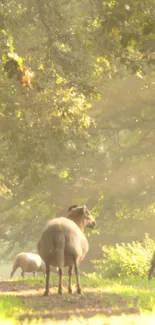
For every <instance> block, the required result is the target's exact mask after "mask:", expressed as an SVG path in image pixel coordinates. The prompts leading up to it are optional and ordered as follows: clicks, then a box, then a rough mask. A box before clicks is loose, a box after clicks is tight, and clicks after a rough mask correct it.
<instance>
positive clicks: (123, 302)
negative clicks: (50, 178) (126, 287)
mask: <svg viewBox="0 0 155 325" xmlns="http://www.w3.org/2000/svg"><path fill="white" fill-rule="evenodd" d="M43 292H44V286H43V285H42V284H37V285H35V286H30V285H27V284H26V283H24V282H21V281H19V282H18V281H15V282H9V281H1V282H0V295H9V296H10V295H12V296H16V297H19V298H20V300H21V301H22V304H23V305H24V308H23V311H22V312H21V314H20V315H19V320H20V321H22V320H24V319H25V318H27V319H28V320H31V319H33V318H35V319H39V318H42V319H55V320H67V319H69V318H70V317H73V316H74V317H79V316H80V317H83V318H88V317H89V318H90V317H93V316H95V315H96V314H100V315H107V316H111V315H120V314H122V313H124V314H134V313H135V314H138V310H137V308H136V304H137V301H136V299H134V298H131V297H128V298H123V297H121V296H120V295H118V294H113V293H110V292H105V291H103V290H99V288H98V287H97V288H95V287H93V288H87V287H85V288H83V294H82V295H78V294H76V293H74V294H73V295H69V294H68V293H67V291H66V288H64V294H63V295H62V296H60V295H58V294H57V288H56V287H52V288H51V291H50V295H49V296H48V297H43ZM131 305H132V308H131V307H130V308H129V307H128V306H131Z"/></svg>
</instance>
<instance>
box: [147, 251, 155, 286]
mask: <svg viewBox="0 0 155 325" xmlns="http://www.w3.org/2000/svg"><path fill="white" fill-rule="evenodd" d="M154 268H155V251H154V253H153V256H152V259H151V266H150V269H149V273H148V280H150V279H151V275H152V273H153V271H154Z"/></svg>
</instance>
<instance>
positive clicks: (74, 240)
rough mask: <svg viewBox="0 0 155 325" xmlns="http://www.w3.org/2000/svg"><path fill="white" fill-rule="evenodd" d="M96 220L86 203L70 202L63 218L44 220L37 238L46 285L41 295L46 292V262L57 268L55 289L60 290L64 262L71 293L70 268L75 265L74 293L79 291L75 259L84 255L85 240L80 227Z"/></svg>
mask: <svg viewBox="0 0 155 325" xmlns="http://www.w3.org/2000/svg"><path fill="white" fill-rule="evenodd" d="M95 225H96V222H95V220H94V218H93V217H92V216H91V214H90V212H89V210H88V209H87V207H86V206H85V205H84V206H71V207H70V208H69V209H68V216H67V218H64V217H60V218H55V219H53V220H51V221H49V222H48V223H47V225H46V226H45V228H44V230H43V232H42V235H41V237H40V239H39V241H38V252H39V254H40V256H41V258H42V259H43V261H44V262H45V266H46V285H45V292H44V296H48V293H49V278H50V265H52V266H55V267H57V268H58V273H59V286H58V293H59V294H62V274H63V267H66V266H68V267H69V270H68V276H69V285H68V292H69V293H72V272H73V266H74V268H75V274H76V281H77V293H78V294H81V285H80V277H79V270H78V267H79V263H80V262H81V261H82V260H83V259H84V257H85V255H86V253H87V252H88V249H89V244H88V241H87V238H86V236H85V235H84V233H83V231H84V228H85V227H90V228H94V227H95Z"/></svg>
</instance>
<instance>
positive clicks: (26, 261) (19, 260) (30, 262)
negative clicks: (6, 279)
mask: <svg viewBox="0 0 155 325" xmlns="http://www.w3.org/2000/svg"><path fill="white" fill-rule="evenodd" d="M19 267H20V268H21V269H22V272H21V276H22V277H23V278H24V275H25V272H32V273H33V275H34V276H35V272H43V274H45V263H44V261H43V260H42V259H41V257H40V256H39V254H35V253H23V252H22V253H19V254H17V255H16V258H15V261H14V264H13V269H12V272H11V275H10V278H12V277H13V275H14V273H15V272H16V270H17V269H18V268H19Z"/></svg>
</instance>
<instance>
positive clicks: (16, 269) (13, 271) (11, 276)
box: [10, 268, 17, 278]
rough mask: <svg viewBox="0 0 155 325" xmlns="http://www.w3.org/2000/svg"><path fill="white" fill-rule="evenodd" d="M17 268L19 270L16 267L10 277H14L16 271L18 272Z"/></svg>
mask: <svg viewBox="0 0 155 325" xmlns="http://www.w3.org/2000/svg"><path fill="white" fill-rule="evenodd" d="M16 270H17V269H16V268H15V269H13V270H12V272H11V274H10V278H12V277H13V275H14V273H15V272H16Z"/></svg>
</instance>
